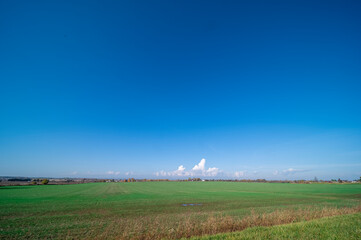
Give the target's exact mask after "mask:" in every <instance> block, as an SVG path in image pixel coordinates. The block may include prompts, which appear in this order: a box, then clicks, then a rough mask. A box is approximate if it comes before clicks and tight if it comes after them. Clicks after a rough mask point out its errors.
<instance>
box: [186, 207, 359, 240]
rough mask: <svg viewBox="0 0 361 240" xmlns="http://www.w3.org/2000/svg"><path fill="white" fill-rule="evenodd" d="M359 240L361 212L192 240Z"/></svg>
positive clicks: (193, 239)
mask: <svg viewBox="0 0 361 240" xmlns="http://www.w3.org/2000/svg"><path fill="white" fill-rule="evenodd" d="M238 239H244V240H263V239H270V240H272V239H277V240H280V239H285V240H288V239H293V240H314V239H317V240H323V239H324V240H329V239H337V240H359V239H361V213H357V214H350V215H342V216H335V217H328V218H322V219H317V220H312V221H309V222H300V223H292V224H287V225H280V226H273V227H253V228H249V229H247V230H244V231H242V232H235V233H227V234H217V235H213V236H204V237H194V238H192V239H191V240H238Z"/></svg>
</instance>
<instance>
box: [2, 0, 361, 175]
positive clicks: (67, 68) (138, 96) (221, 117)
mask: <svg viewBox="0 0 361 240" xmlns="http://www.w3.org/2000/svg"><path fill="white" fill-rule="evenodd" d="M360 12H361V2H360V1H344V0H342V1H341V0H340V1H314V0H312V1H305V0H302V1H194V0H192V1H63V0H62V1H1V2H0V164H1V167H0V175H12V176H19V175H20V176H44V177H45V176H47V177H64V176H65V177H111V178H113V177H114V178H122V177H128V176H132V177H136V178H137V177H139V178H140V177H147V178H156V177H157V178H158V177H165V176H166V177H169V178H186V177H188V176H202V177H209V178H266V179H305V178H306V179H313V178H314V177H315V176H316V177H318V178H320V179H330V178H339V177H340V178H344V179H356V178H358V177H359V176H360V175H361V44H360V43H361V30H360V26H361V14H360ZM203 158H205V161H204V160H203V161H201V159H203ZM197 164H198V165H197ZM195 165H197V166H195Z"/></svg>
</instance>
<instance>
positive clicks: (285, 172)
mask: <svg viewBox="0 0 361 240" xmlns="http://www.w3.org/2000/svg"><path fill="white" fill-rule="evenodd" d="M304 171H305V170H303V169H294V168H289V169H286V170H283V171H282V172H283V173H284V174H295V173H298V172H304Z"/></svg>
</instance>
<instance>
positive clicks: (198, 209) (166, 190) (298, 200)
mask: <svg viewBox="0 0 361 240" xmlns="http://www.w3.org/2000/svg"><path fill="white" fill-rule="evenodd" d="M360 202H361V184H286V183H237V182H134V183H90V184H78V185H44V186H17V187H1V188H0V238H1V239H22V238H27V239H39V238H53V239H54V238H55V239H64V238H69V239H74V238H75V239H79V238H82V239H95V238H96V239H160V238H181V237H191V236H194V235H204V234H214V233H220V232H228V231H237V230H242V229H244V228H247V227H252V226H270V225H275V224H282V223H289V222H297V221H302V220H310V219H313V218H319V217H324V216H333V215H339V214H344V213H354V212H358V211H359V208H358V206H359V205H360ZM185 204H187V205H186V206H184V205H185ZM189 204H197V205H189ZM349 209H350V210H349ZM255 216H256V217H255ZM359 216H360V215H358V217H359ZM242 219H243V220H242ZM247 219H248V220H247ZM242 221H243V222H242ZM246 223H247V224H248V223H250V224H248V225H247V224H246ZM245 224H246V225H245Z"/></svg>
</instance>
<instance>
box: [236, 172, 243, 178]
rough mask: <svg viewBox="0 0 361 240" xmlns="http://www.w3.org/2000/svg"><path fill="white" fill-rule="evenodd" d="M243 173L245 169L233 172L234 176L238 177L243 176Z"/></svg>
mask: <svg viewBox="0 0 361 240" xmlns="http://www.w3.org/2000/svg"><path fill="white" fill-rule="evenodd" d="M244 175H245V171H238V172H235V173H234V176H235V177H236V178H240V177H243V176H244Z"/></svg>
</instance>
